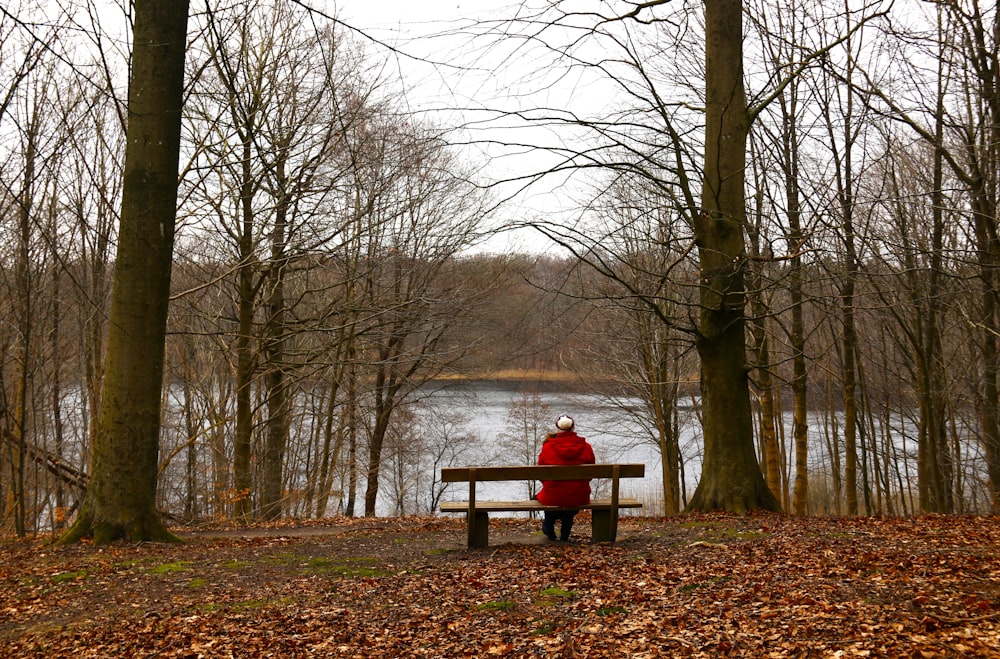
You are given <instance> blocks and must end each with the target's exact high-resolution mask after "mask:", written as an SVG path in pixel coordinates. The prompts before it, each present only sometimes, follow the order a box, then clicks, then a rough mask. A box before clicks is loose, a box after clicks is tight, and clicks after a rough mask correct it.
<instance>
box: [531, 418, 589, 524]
mask: <svg viewBox="0 0 1000 659" xmlns="http://www.w3.org/2000/svg"><path fill="white" fill-rule="evenodd" d="M594 462H595V460H594V449H593V448H591V446H590V444H588V443H587V440H586V439H584V438H583V437H580V436H579V435H577V434H576V433H575V432H574V431H572V430H566V431H563V432H558V433H556V434H554V435H549V437H548V438H547V439H546V440H545V443H544V444H542V452H541V453H540V454H539V455H538V464H540V465H583V464H594ZM538 502H539V503H541V504H543V505H546V506H563V507H566V508H572V507H574V506H583V505H586V504H588V503H590V481H589V480H574V481H542V489H541V491H540V492H539V493H538Z"/></svg>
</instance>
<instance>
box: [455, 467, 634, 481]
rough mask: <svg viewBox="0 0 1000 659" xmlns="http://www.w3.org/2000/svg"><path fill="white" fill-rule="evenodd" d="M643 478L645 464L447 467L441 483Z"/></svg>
mask: <svg viewBox="0 0 1000 659" xmlns="http://www.w3.org/2000/svg"><path fill="white" fill-rule="evenodd" d="M616 471H617V476H618V478H642V477H643V476H644V475H645V473H646V465H644V464H617V465H616V464H597V465H530V466H508V467H444V468H443V469H441V481H442V482H444V483H459V482H462V481H524V480H546V481H564V480H576V479H591V478H614V477H615V476H616V473H615V472H616Z"/></svg>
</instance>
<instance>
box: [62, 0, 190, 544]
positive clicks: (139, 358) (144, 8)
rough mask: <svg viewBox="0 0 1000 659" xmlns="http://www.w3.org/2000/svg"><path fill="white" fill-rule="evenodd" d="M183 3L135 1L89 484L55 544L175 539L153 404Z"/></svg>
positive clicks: (159, 361) (170, 218) (175, 152)
mask: <svg viewBox="0 0 1000 659" xmlns="http://www.w3.org/2000/svg"><path fill="white" fill-rule="evenodd" d="M187 14H188V3H187V0H137V1H136V3H135V24H134V26H133V44H134V46H133V53H132V72H131V77H130V80H129V99H128V117H129V119H128V131H127V144H126V149H125V175H124V187H123V196H122V215H121V227H120V231H119V237H118V256H117V260H116V263H115V275H114V284H113V290H112V296H111V313H110V322H109V335H108V351H107V362H106V368H105V377H104V386H103V389H102V391H101V407H100V411H99V415H98V428H97V434H96V436H95V437H94V438H93V441H92V444H91V460H90V470H91V480H90V487H89V489H88V491H87V496H86V499H85V500H84V503H83V506H82V507H81V510H80V514H79V516H78V517H77V519H76V521H75V523H74V524H73V526H72V527H71V528H70V529H69V530H68V531H67V532H66V534H65V535H63V537H62V538H61V539H60V542H62V543H67V542H73V541H75V540H78V539H80V538H82V537H85V536H92V537H93V538H94V542H95V543H96V544H100V543H106V542H110V541H112V540H115V539H119V538H121V539H126V540H131V541H139V540H161V541H178V538H177V537H176V536H175V535H173V534H172V533H171V532H170V531H169V530H167V528H166V527H165V526H164V525H163V523H162V522H161V521H160V518H159V515H158V514H157V511H156V478H157V468H158V464H157V461H158V456H159V434H160V401H161V396H160V394H161V390H162V380H163V356H164V342H165V336H166V324H167V306H168V301H169V295H170V273H171V260H172V256H173V254H172V253H173V240H174V221H175V217H176V206H177V171H178V159H179V147H180V125H181V105H182V98H183V97H182V90H183V82H184V53H185V47H186V39H187Z"/></svg>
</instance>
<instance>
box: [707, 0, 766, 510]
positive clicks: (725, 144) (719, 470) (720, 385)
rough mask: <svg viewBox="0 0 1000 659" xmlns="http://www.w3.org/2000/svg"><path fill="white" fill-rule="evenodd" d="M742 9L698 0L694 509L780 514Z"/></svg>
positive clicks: (729, 2) (725, 1)
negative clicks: (768, 430)
mask: <svg viewBox="0 0 1000 659" xmlns="http://www.w3.org/2000/svg"><path fill="white" fill-rule="evenodd" d="M742 19H743V7H742V3H741V2H738V0H709V2H706V3H705V31H706V52H705V78H706V106H705V175H704V182H703V184H702V209H701V212H700V213H699V215H698V218H697V220H696V227H695V230H696V242H697V245H698V254H699V260H700V266H701V278H700V282H701V286H700V299H701V316H700V318H699V323H698V338H697V341H696V345H697V348H698V354H699V356H700V357H701V396H702V409H703V431H704V439H705V461H704V465H703V467H702V477H701V481H700V482H699V483H698V488H697V489H696V490H695V492H694V495H693V496H692V498H691V502H690V504H689V506H688V510H692V511H709V510H720V509H721V510H727V511H732V512H746V511H750V510H756V509H768V510H779V509H780V508H781V505H780V503H779V502H778V500H777V499H776V498H775V496H774V494H772V493H771V490H770V489H769V488H768V487H767V483H765V481H764V476H763V475H762V474H761V471H760V465H759V464H758V462H757V456H756V454H755V452H754V443H753V419H752V416H751V409H750V392H749V388H748V379H747V363H746V328H745V318H744V305H745V303H746V300H745V296H744V290H743V267H744V260H745V253H744V237H743V228H744V224H745V215H746V209H745V206H744V204H745V194H744V189H743V186H744V179H745V175H744V167H745V165H746V142H747V131H748V129H749V122H750V117H749V114H748V112H747V106H746V96H745V93H744V88H743V26H742Z"/></svg>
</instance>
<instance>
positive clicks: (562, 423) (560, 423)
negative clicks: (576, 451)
mask: <svg viewBox="0 0 1000 659" xmlns="http://www.w3.org/2000/svg"><path fill="white" fill-rule="evenodd" d="M575 425H576V422H575V421H573V417H571V416H567V415H565V414H563V415H561V416H560V417H559V418H558V419H556V428H558V429H559V430H572V429H573V426H575Z"/></svg>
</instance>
